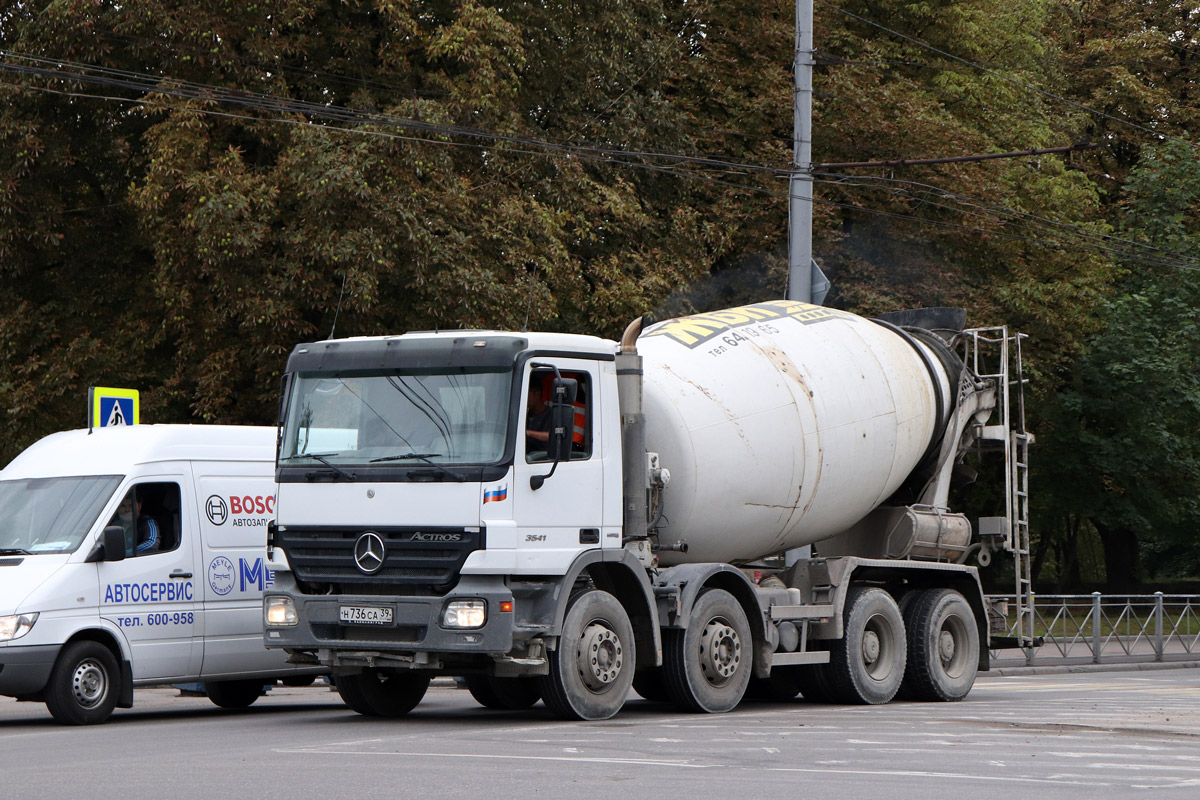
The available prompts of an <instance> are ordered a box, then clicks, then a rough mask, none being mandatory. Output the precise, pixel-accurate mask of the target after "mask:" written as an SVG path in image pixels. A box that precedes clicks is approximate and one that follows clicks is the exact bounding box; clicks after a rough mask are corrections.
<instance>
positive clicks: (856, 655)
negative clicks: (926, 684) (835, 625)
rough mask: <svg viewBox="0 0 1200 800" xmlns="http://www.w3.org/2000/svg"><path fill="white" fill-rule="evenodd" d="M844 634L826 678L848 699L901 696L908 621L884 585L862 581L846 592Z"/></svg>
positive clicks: (835, 643) (832, 644)
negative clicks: (902, 615) (865, 584)
mask: <svg viewBox="0 0 1200 800" xmlns="http://www.w3.org/2000/svg"><path fill="white" fill-rule="evenodd" d="M843 628H844V634H843V636H842V638H841V639H839V640H835V641H830V642H829V648H830V653H829V664H828V665H827V669H828V672H826V674H825V677H826V678H827V679H828V681H829V688H830V689H832V690H833V695H834V698H835V699H837V700H839V701H841V702H843V703H862V704H868V705H878V704H881V703H887V702H889V701H890V700H891V699H892V698H893V697H895V696H896V692H897V691H899V689H900V683H901V681H902V680H903V679H904V665H905V654H906V651H907V646H906V640H905V635H904V620H903V618H902V617H901V615H900V607H899V606H897V605H896V601H895V599H894V598H893V597H892V596H891V595H890V594H888V593H887V592H885V591H884V590H883V589H880V588H877V587H873V586H856V587H854V588H852V589H851V590H850V592H849V594H848V595H847V597H846V610H845V625H844V626H843Z"/></svg>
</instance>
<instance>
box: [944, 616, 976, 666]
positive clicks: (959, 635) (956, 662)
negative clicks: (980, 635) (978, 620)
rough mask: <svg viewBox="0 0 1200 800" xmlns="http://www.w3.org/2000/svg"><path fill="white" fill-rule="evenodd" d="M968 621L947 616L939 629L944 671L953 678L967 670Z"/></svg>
mask: <svg viewBox="0 0 1200 800" xmlns="http://www.w3.org/2000/svg"><path fill="white" fill-rule="evenodd" d="M967 636H968V633H967V623H966V621H965V620H963V618H962V617H960V616H958V615H957V614H956V615H952V616H949V617H946V619H945V620H944V621H943V622H942V625H941V627H940V628H939V630H938V638H937V652H938V660H939V661H940V662H941V665H942V671H944V672H945V673H946V675H948V676H949V677H951V678H959V677H962V675H963V674H964V673H965V672H966V670H967V656H968V655H969V653H968V652H967V651H968V650H969V648H967V647H965V646H964V644H965V643H966V641H967Z"/></svg>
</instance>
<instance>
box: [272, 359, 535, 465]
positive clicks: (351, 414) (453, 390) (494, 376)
mask: <svg viewBox="0 0 1200 800" xmlns="http://www.w3.org/2000/svg"><path fill="white" fill-rule="evenodd" d="M511 390H512V371H511V370H499V371H457V372H452V373H440V372H401V371H396V370H390V371H386V372H375V373H364V372H354V373H325V374H305V373H301V374H300V375H298V376H297V377H296V380H295V381H293V384H292V392H291V397H290V399H289V402H288V410H287V418H286V420H285V422H284V432H283V446H282V448H281V449H280V454H279V455H280V461H281V462H291V463H305V462H306V461H307V462H308V463H313V462H314V461H315V462H323V463H326V464H329V465H335V464H336V465H342V464H346V465H349V464H353V465H364V464H379V465H381V466H384V465H386V464H387V463H388V462H404V461H408V460H411V461H420V462H432V463H435V464H439V465H440V464H446V465H454V464H464V465H465V464H490V463H494V462H496V461H498V460H499V459H500V458H501V457H502V456H503V454H504V446H505V440H506V436H507V432H508V417H509V413H508V412H509V404H510V402H511V398H510V395H511Z"/></svg>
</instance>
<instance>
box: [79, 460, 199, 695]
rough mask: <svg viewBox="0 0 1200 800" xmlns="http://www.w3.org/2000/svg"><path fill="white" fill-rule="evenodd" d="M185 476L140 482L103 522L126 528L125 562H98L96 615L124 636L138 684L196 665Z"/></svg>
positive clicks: (195, 558)
mask: <svg viewBox="0 0 1200 800" xmlns="http://www.w3.org/2000/svg"><path fill="white" fill-rule="evenodd" d="M185 478H186V476H183V475H170V476H161V477H147V478H140V479H138V481H137V482H136V483H134V484H133V485H131V486H130V487H129V489H128V491H126V492H125V494H124V495H123V496H122V498H121V501H120V503H119V504H118V507H117V509H116V513H114V514H113V515H112V517H111V518H110V519H109V521H108V522H107V524H108V525H119V526H121V527H123V528H124V529H125V560H124V561H106V562H102V563H100V564H98V565H97V566H98V568H99V578H100V616H101V617H103V618H104V619H107V620H109V621H111V622H112V623H114V624H115V625H117V626H118V627H119V628H120V629H121V630H122V631H124V633H125V636H126V638H127V639H128V640H129V647H130V650H131V651H132V657H133V679H134V680H135V681H144V680H151V679H157V678H182V677H191V676H194V675H196V674H197V670H198V669H199V667H200V657H201V652H202V649H201V639H200V634H201V631H202V627H201V626H202V623H201V621H200V619H199V617H198V615H197V613H196V610H197V609H196V599H197V595H198V592H197V590H196V587H197V577H196V576H197V574H198V571H199V556H200V554H199V551H198V548H197V547H196V544H195V540H196V536H195V523H194V521H192V520H191V519H189V516H188V515H187V514H186V513H185V510H186V509H187V508H189V507H194V501H193V500H192V493H191V488H190V485H189V484H190V481H188V480H186V479H185Z"/></svg>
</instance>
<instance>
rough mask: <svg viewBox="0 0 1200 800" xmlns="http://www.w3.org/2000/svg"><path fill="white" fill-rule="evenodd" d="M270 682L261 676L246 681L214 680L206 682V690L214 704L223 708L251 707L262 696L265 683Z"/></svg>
mask: <svg viewBox="0 0 1200 800" xmlns="http://www.w3.org/2000/svg"><path fill="white" fill-rule="evenodd" d="M266 683H268V681H264V680H263V679H261V678H259V679H257V680H244V681H212V682H211V683H206V684H204V692H205V694H207V695H208V699H209V700H212V701H213V705H216V706H220V707H221V708H249V707H250V706H251V705H252V704H253V703H254V701H255V700H257V699H258V698H260V697H262V690H263V685H264V684H266Z"/></svg>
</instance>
